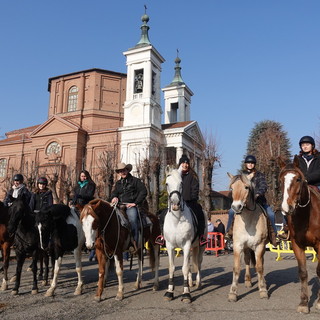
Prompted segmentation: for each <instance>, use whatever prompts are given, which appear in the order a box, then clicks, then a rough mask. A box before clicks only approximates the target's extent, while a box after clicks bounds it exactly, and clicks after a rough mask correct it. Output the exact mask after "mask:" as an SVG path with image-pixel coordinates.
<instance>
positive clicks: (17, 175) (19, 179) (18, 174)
mask: <svg viewBox="0 0 320 320" xmlns="http://www.w3.org/2000/svg"><path fill="white" fill-rule="evenodd" d="M13 180H14V181H21V182H23V175H22V174H20V173H17V174H15V175H14V177H13Z"/></svg>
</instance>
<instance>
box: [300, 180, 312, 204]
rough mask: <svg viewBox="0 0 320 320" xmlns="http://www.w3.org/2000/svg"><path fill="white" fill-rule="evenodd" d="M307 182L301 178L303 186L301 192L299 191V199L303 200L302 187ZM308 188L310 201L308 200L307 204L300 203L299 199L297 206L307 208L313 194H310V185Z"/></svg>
mask: <svg viewBox="0 0 320 320" xmlns="http://www.w3.org/2000/svg"><path fill="white" fill-rule="evenodd" d="M305 182H306V181H305V180H301V188H300V193H299V200H301V193H302V187H303V184H304V183H305ZM307 190H308V201H307V203H306V204H300V203H299V201H297V206H298V207H300V208H305V207H306V206H307V205H308V204H309V203H310V200H311V195H310V188H309V187H308V186H307Z"/></svg>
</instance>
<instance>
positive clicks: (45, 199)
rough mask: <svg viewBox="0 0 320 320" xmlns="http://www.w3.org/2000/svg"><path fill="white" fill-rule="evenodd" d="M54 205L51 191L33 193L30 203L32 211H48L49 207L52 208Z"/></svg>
mask: <svg viewBox="0 0 320 320" xmlns="http://www.w3.org/2000/svg"><path fill="white" fill-rule="evenodd" d="M52 205H53V197H52V191H51V190H47V191H45V192H35V193H32V195H31V199H30V202H29V207H30V209H31V210H32V211H34V210H42V209H46V208H48V207H51V206H52Z"/></svg>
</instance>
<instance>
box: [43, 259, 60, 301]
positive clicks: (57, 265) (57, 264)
mask: <svg viewBox="0 0 320 320" xmlns="http://www.w3.org/2000/svg"><path fill="white" fill-rule="evenodd" d="M61 263H62V256H59V257H58V259H56V260H55V263H54V270H53V278H52V282H51V286H50V288H49V289H48V290H47V292H46V293H45V296H46V297H52V296H53V295H54V291H55V290H56V287H57V282H58V274H59V271H60V266H61Z"/></svg>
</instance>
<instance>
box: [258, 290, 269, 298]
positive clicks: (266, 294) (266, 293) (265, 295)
mask: <svg viewBox="0 0 320 320" xmlns="http://www.w3.org/2000/svg"><path fill="white" fill-rule="evenodd" d="M260 299H269V295H268V291H261V292H260Z"/></svg>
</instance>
